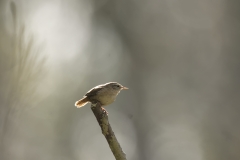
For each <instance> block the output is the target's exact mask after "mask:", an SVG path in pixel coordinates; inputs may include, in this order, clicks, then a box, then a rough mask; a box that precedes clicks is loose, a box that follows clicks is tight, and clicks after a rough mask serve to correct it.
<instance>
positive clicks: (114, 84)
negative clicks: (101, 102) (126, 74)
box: [106, 82, 128, 92]
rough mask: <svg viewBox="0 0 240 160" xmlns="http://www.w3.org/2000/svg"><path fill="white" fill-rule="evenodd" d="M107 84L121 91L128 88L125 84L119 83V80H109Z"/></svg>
mask: <svg viewBox="0 0 240 160" xmlns="http://www.w3.org/2000/svg"><path fill="white" fill-rule="evenodd" d="M106 86H108V87H110V88H111V89H113V90H115V91H118V92H120V91H121V90H125V89H128V88H127V87H124V86H123V85H121V84H119V83H117V82H109V83H107V84H106Z"/></svg>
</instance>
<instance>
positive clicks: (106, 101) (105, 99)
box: [98, 94, 116, 106]
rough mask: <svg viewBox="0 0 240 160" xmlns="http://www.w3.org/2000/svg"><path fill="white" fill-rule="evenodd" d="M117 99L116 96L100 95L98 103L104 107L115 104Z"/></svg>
mask: <svg viewBox="0 0 240 160" xmlns="http://www.w3.org/2000/svg"><path fill="white" fill-rule="evenodd" d="M115 99H116V95H111V94H110V95H100V96H99V97H98V101H100V103H101V104H102V105H104V106H106V105H109V104H111V103H113V102H114V101H115Z"/></svg>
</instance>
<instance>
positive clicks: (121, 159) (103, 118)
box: [91, 102, 127, 160]
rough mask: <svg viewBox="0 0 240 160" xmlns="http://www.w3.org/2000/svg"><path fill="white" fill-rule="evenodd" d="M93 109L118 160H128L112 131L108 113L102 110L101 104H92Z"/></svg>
mask: <svg viewBox="0 0 240 160" xmlns="http://www.w3.org/2000/svg"><path fill="white" fill-rule="evenodd" d="M91 109H92V111H93V113H94V115H95V117H96V119H97V121H98V123H99V125H100V127H101V129H102V134H103V135H104V136H105V138H106V140H107V142H108V144H109V147H110V148H111V150H112V152H113V155H114V156H115V158H116V160H127V158H126V154H125V153H124V152H123V150H122V148H121V146H120V144H119V143H118V140H117V138H116V136H115V134H114V132H113V131H112V127H111V125H110V124H109V122H108V115H107V112H106V111H105V110H104V109H102V107H101V104H100V103H98V102H96V103H95V104H93V103H92V105H91Z"/></svg>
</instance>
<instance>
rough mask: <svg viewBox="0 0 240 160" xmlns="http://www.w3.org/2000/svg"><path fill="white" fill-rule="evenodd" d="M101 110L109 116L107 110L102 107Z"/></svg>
mask: <svg viewBox="0 0 240 160" xmlns="http://www.w3.org/2000/svg"><path fill="white" fill-rule="evenodd" d="M101 109H102V110H103V112H105V113H106V114H107V115H108V112H107V110H106V109H105V108H103V107H101Z"/></svg>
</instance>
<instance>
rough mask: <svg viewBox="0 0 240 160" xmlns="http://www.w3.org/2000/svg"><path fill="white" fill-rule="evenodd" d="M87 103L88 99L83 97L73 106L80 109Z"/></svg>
mask: <svg viewBox="0 0 240 160" xmlns="http://www.w3.org/2000/svg"><path fill="white" fill-rule="evenodd" d="M87 103H88V97H84V98H82V99H80V100H78V101H77V102H76V103H75V106H76V107H77V108H80V107H83V106H84V105H86V104H87Z"/></svg>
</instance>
